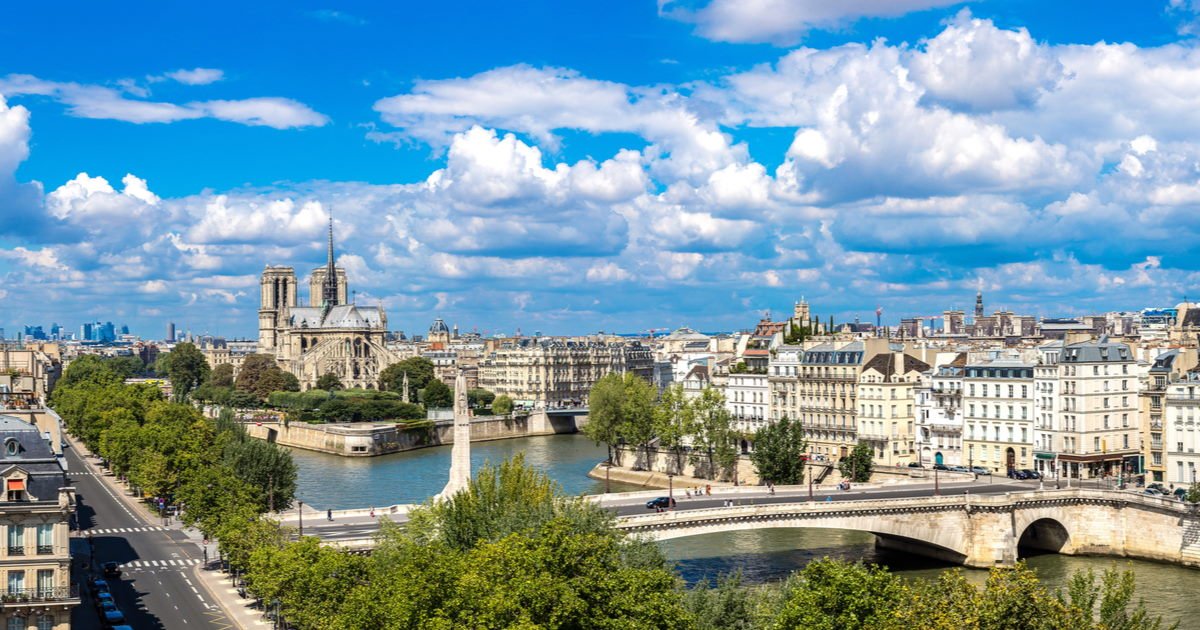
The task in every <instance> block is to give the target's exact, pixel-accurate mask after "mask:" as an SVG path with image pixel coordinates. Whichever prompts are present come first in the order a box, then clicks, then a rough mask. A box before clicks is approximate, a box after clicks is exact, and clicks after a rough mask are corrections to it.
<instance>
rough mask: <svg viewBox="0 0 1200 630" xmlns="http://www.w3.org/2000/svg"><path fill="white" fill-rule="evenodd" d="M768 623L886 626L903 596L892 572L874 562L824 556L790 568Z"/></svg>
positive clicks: (784, 628)
mask: <svg viewBox="0 0 1200 630" xmlns="http://www.w3.org/2000/svg"><path fill="white" fill-rule="evenodd" d="M784 591H785V598H784V600H783V605H782V607H781V609H780V610H779V613H778V614H777V615H776V616H775V618H774V620H773V621H772V622H771V624H770V626H769V627H770V628H772V629H778V630H791V629H792V628H805V629H806V630H876V629H877V628H884V627H887V626H888V624H889V622H890V618H891V616H892V614H893V611H894V610H896V609H897V608H898V607H899V606H900V605H901V602H902V601H903V595H904V588H903V586H902V584H901V581H900V579H899V578H897V577H896V576H894V575H892V574H891V573H888V572H887V569H884V568H882V567H877V566H865V565H862V564H850V563H846V562H838V561H836V560H830V559H828V558H826V559H824V560H816V561H813V562H810V563H809V564H808V565H806V566H805V567H804V568H803V569H801V570H800V571H797V572H796V573H794V574H792V577H790V578H789V579H788V581H787V583H786V585H785V586H784Z"/></svg>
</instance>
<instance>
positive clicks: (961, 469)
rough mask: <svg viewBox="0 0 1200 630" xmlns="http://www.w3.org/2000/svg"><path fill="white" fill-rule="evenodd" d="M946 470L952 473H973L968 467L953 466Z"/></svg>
mask: <svg viewBox="0 0 1200 630" xmlns="http://www.w3.org/2000/svg"><path fill="white" fill-rule="evenodd" d="M946 470H948V471H950V472H971V469H970V468H967V467H966V466H951V467H949V468H947V469H946Z"/></svg>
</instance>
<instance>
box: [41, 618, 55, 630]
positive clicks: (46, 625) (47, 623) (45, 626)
mask: <svg viewBox="0 0 1200 630" xmlns="http://www.w3.org/2000/svg"><path fill="white" fill-rule="evenodd" d="M38 630H54V617H50V616H47V615H42V616H41V617H38Z"/></svg>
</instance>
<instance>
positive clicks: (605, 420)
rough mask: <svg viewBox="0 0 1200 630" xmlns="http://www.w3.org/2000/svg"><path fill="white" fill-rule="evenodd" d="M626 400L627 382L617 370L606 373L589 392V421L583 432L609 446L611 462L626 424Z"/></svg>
mask: <svg viewBox="0 0 1200 630" xmlns="http://www.w3.org/2000/svg"><path fill="white" fill-rule="evenodd" d="M624 400H625V382H624V380H623V379H622V378H621V375H620V374H617V373H616V372H610V373H608V374H605V375H604V376H603V377H601V379H600V380H599V381H596V384H595V385H592V389H591V391H590V392H589V393H588V423H587V424H586V425H584V426H583V434H584V435H586V436H588V437H589V438H591V439H592V441H593V442H595V443H596V444H603V445H605V446H606V447H607V448H608V460H607V461H608V462H610V463H611V462H612V461H613V447H614V446H616V445H617V443H618V442H619V441H620V440H621V429H622V427H623V426H624V425H625V415H624V414H625V406H624Z"/></svg>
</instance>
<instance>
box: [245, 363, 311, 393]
mask: <svg viewBox="0 0 1200 630" xmlns="http://www.w3.org/2000/svg"><path fill="white" fill-rule="evenodd" d="M237 389H239V390H241V391H243V392H248V393H250V394H253V395H254V396H255V397H256V398H257V399H258V400H260V401H265V400H266V399H267V396H269V395H270V394H271V392H282V391H287V392H298V391H300V381H299V379H297V378H296V377H295V375H293V374H291V373H289V372H285V371H284V370H283V369H281V368H280V367H279V366H278V365H277V364H276V363H275V357H273V356H271V355H269V354H252V355H250V356H248V357H246V358H245V360H243V361H242V367H241V369H240V370H239V371H238V375H237Z"/></svg>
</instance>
